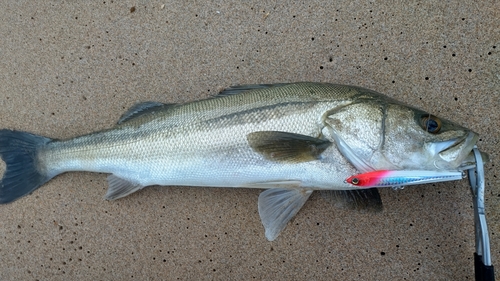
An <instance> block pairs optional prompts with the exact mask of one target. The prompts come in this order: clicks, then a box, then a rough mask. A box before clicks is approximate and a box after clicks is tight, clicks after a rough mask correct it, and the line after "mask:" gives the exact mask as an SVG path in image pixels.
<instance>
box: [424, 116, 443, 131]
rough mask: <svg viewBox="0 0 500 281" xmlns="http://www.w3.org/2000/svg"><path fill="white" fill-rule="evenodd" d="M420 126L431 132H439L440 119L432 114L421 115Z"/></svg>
mask: <svg viewBox="0 0 500 281" xmlns="http://www.w3.org/2000/svg"><path fill="white" fill-rule="evenodd" d="M421 125H422V128H423V129H424V130H425V131H426V132H429V133H431V134H437V133H439V130H441V120H440V119H439V118H437V117H436V116H434V115H430V114H429V115H426V116H422V123H421Z"/></svg>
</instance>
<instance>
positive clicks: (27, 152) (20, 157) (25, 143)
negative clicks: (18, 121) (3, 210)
mask: <svg viewBox="0 0 500 281" xmlns="http://www.w3.org/2000/svg"><path fill="white" fill-rule="evenodd" d="M50 141H51V139H49V138H45V137H42V136H37V135H33V134H30V133H25V132H18V131H11V130H0V156H1V157H2V159H3V161H4V162H5V165H6V168H5V172H4V174H3V178H2V180H1V181H0V204H5V203H9V202H12V201H14V200H17V199H18V198H20V197H22V196H24V195H26V194H28V193H30V192H32V191H34V190H35V189H37V188H38V187H40V186H41V185H42V184H44V183H45V182H47V181H48V180H50V177H49V176H47V175H45V174H44V173H42V172H40V170H39V169H38V163H37V162H38V160H37V157H36V156H37V152H38V149H39V148H40V147H42V146H44V145H45V144H47V143H48V142H50Z"/></svg>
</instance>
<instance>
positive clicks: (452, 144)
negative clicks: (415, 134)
mask: <svg viewBox="0 0 500 281" xmlns="http://www.w3.org/2000/svg"><path fill="white" fill-rule="evenodd" d="M478 139H479V135H478V134H476V133H474V132H469V133H467V134H466V135H464V136H462V137H459V138H454V139H451V140H447V141H444V142H439V143H437V144H436V146H435V148H436V150H438V151H439V152H438V153H437V154H438V155H439V158H441V160H443V161H445V162H447V163H448V165H450V166H452V167H459V166H462V162H463V161H464V160H465V159H466V158H467V156H468V155H469V154H470V153H471V151H472V148H474V145H475V144H476V142H477V140H478Z"/></svg>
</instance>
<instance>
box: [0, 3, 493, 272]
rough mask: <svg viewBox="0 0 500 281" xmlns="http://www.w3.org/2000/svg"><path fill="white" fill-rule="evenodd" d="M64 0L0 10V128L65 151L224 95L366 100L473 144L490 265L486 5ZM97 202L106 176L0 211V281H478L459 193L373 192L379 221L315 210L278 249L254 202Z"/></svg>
mask: <svg viewBox="0 0 500 281" xmlns="http://www.w3.org/2000/svg"><path fill="white" fill-rule="evenodd" d="M71 2H76V1H36V2H29V1H14V0H7V1H2V3H1V4H0V22H2V24H1V25H0V38H1V40H0V77H1V80H0V127H2V128H9V129H16V130H23V131H30V132H34V133H37V134H41V135H45V136H49V137H52V138H70V137H73V136H77V135H81V134H85V133H89V132H91V131H94V130H99V129H104V128H108V127H111V126H113V124H114V123H115V122H116V121H117V120H118V118H119V116H120V115H121V114H122V113H123V112H124V111H125V110H126V109H127V108H128V107H130V106H132V105H133V104H134V103H136V102H139V101H148V100H155V101H160V102H166V103H177V102H186V101H191V100H196V99H201V98H206V97H208V96H210V95H213V94H216V93H217V92H218V91H220V90H221V89H223V88H224V87H227V86H230V85H234V84H256V83H275V82H293V81H321V82H332V83H342V84H352V85H358V86H363V87H367V88H371V89H373V90H376V91H379V92H382V93H385V94H387V95H389V96H391V97H394V98H396V99H398V100H401V101H404V102H406V103H409V104H413V105H415V106H417V107H420V108H423V109H425V110H427V111H429V112H432V113H434V114H436V115H439V116H441V117H443V118H446V119H450V120H454V121H456V122H458V123H460V124H462V125H464V126H466V127H469V128H471V129H473V130H475V131H477V132H478V133H480V134H481V139H480V141H479V142H478V146H479V147H480V149H481V150H483V151H485V152H487V153H489V154H490V156H491V159H492V161H491V162H490V163H488V164H487V165H486V184H487V192H486V197H487V198H486V204H487V213H488V214H487V215H488V220H489V227H490V236H491V243H492V245H491V248H492V256H493V261H494V264H495V263H496V265H499V264H498V258H499V257H500V252H499V251H500V247H499V245H500V244H499V243H500V237H499V236H500V229H499V227H500V221H499V218H500V217H499V215H500V174H499V170H498V167H500V165H499V162H498V161H499V159H500V154H499V148H500V146H499V142H500V131H499V129H498V127H499V124H500V118H499V114H498V107H499V105H500V98H499V89H500V76H499V75H500V74H499V73H500V28H499V26H500V25H499V22H498V17H499V15H500V5H499V3H498V2H496V1H458V0H452V1H387V2H386V3H372V2H368V1H317V0H312V1H301V2H286V3H281V4H280V3H278V1H245V3H240V2H241V1H171V2H169V1H166V2H165V1H163V2H162V1H112V0H104V1H103V0H101V1H96V2H93V3H86V2H84V1H79V2H80V3H71ZM332 2H334V3H332ZM106 189H107V183H106V175H104V174H91V173H68V174H64V175H61V176H59V177H57V178H55V179H54V180H52V181H50V182H49V183H48V184H46V185H45V186H43V187H42V188H40V189H39V190H37V191H35V192H34V193H33V194H32V195H31V196H27V197H24V198H22V199H20V200H18V201H16V202H14V203H12V204H8V205H2V206H0V218H1V224H0V268H1V269H0V279H1V280H77V279H78V280H280V279H282V280H472V279H474V277H473V276H474V275H473V259H472V257H473V252H474V232H473V230H474V228H473V225H474V222H473V210H472V203H471V195H470V191H469V188H468V184H467V181H466V180H464V181H460V182H448V183H443V184H435V185H425V186H418V187H410V188H406V189H404V190H399V191H393V190H390V189H385V190H381V195H382V200H383V201H384V205H385V209H384V211H383V212H381V213H375V214H371V213H368V214H367V213H360V212H354V211H348V210H342V209H337V208H335V207H334V206H331V205H330V204H329V203H328V202H326V201H324V200H323V199H322V198H321V197H320V196H318V195H313V196H312V197H311V199H310V200H309V201H308V202H307V203H306V205H305V206H304V208H303V209H302V210H301V211H300V212H299V214H298V215H297V216H296V218H295V219H293V221H292V222H291V223H290V224H289V225H288V227H287V228H286V229H285V231H284V232H283V233H282V234H281V236H280V237H279V238H278V239H277V240H276V241H274V242H268V241H267V240H266V239H265V237H264V231H263V228H262V225H261V223H260V220H259V216H258V213H257V198H258V195H259V191H258V190H245V189H240V190H234V189H220V188H187V187H184V188H179V187H150V188H146V189H144V190H142V191H140V192H138V193H135V194H133V195H131V196H129V197H126V198H124V199H121V200H118V201H113V202H108V201H104V200H103V195H104V194H105V192H106ZM499 266H500V265H499Z"/></svg>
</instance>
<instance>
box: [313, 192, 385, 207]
mask: <svg viewBox="0 0 500 281" xmlns="http://www.w3.org/2000/svg"><path fill="white" fill-rule="evenodd" d="M321 195H322V196H323V198H325V199H326V200H327V201H329V202H331V203H332V204H333V205H335V206H337V207H340V208H347V209H352V210H358V211H367V212H381V211H382V210H383V209H384V207H383V204H382V199H381V198H380V193H379V192H378V189H377V188H367V189H354V190H322V191H321Z"/></svg>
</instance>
